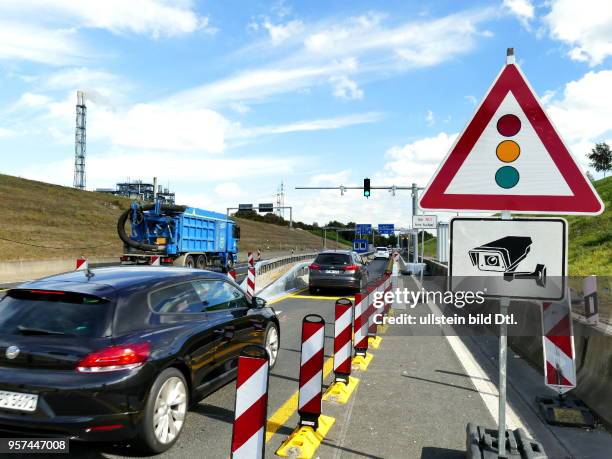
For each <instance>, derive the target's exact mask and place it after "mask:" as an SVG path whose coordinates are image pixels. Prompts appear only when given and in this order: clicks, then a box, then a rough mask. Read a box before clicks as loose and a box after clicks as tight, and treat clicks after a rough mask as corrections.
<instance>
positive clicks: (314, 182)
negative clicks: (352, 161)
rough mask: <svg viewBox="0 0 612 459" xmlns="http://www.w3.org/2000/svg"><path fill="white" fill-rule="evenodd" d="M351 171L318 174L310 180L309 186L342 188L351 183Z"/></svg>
mask: <svg viewBox="0 0 612 459" xmlns="http://www.w3.org/2000/svg"><path fill="white" fill-rule="evenodd" d="M350 175H351V171H349V170H346V169H345V170H343V171H340V172H332V173H326V174H317V175H314V176H312V177H311V178H310V181H309V182H308V185H309V186H340V185H346V184H347V183H349V178H350Z"/></svg>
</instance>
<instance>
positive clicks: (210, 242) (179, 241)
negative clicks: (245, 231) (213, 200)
mask: <svg viewBox="0 0 612 459" xmlns="http://www.w3.org/2000/svg"><path fill="white" fill-rule="evenodd" d="M128 221H129V223H130V229H131V231H130V234H129V235H128V234H127V232H126V223H127V222H128ZM117 232H118V234H119V237H120V238H121V240H122V241H123V243H124V252H125V253H124V255H123V256H122V257H121V263H122V264H150V263H151V262H152V257H153V256H158V257H160V264H162V265H174V266H187V267H190V268H200V269H205V268H208V267H212V266H218V267H221V268H223V269H225V270H227V269H232V268H233V267H234V265H235V263H236V261H237V253H238V241H239V240H240V227H239V226H238V225H237V224H236V222H234V221H233V220H231V219H229V218H228V217H227V216H226V215H224V214H220V213H217V212H211V211H208V210H203V209H196V208H195V207H187V206H178V205H174V204H161V203H160V202H159V201H158V202H157V203H155V204H144V205H143V204H139V203H136V202H134V203H132V205H131V206H130V208H129V209H128V210H126V211H125V212H123V213H122V214H121V216H120V217H119V220H118V222H117Z"/></svg>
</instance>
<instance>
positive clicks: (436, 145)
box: [379, 132, 457, 185]
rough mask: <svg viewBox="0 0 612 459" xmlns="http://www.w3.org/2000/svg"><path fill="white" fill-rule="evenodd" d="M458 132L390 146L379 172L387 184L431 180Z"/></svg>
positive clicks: (423, 182) (420, 182) (422, 182)
mask: <svg viewBox="0 0 612 459" xmlns="http://www.w3.org/2000/svg"><path fill="white" fill-rule="evenodd" d="M456 137H457V134H447V133H445V132H441V133H439V134H438V135H436V136H433V137H425V138H423V139H419V140H416V141H414V142H412V143H408V144H406V145H404V146H395V147H391V148H389V149H388V150H387V151H386V153H385V158H386V159H387V162H386V163H385V165H384V166H383V170H382V172H381V173H380V174H379V177H380V179H381V180H383V181H384V182H386V183H387V184H396V185H397V184H399V183H404V184H405V183H413V182H414V183H418V184H425V183H427V182H429V179H430V178H431V176H432V174H433V173H434V172H435V170H436V168H437V167H438V164H439V163H440V162H441V161H442V159H443V158H444V157H445V156H446V154H447V153H448V151H449V150H450V147H451V145H452V143H453V142H454V141H455V139H456Z"/></svg>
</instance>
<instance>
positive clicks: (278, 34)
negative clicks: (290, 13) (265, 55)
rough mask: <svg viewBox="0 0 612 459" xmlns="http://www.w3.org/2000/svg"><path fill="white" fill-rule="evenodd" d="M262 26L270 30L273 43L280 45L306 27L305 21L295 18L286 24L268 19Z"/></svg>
mask: <svg viewBox="0 0 612 459" xmlns="http://www.w3.org/2000/svg"><path fill="white" fill-rule="evenodd" d="M262 27H263V28H264V29H266V30H267V31H268V34H269V35H270V40H271V41H272V43H273V44H274V45H278V44H280V43H283V42H284V41H286V40H288V39H289V38H292V37H294V36H295V35H297V34H298V33H300V32H301V31H302V30H303V29H304V23H302V21H300V20H297V19H295V20H293V21H289V22H287V23H285V24H273V23H272V22H270V21H269V20H267V19H266V20H265V21H264V22H263V24H262Z"/></svg>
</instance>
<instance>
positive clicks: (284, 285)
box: [256, 260, 312, 301]
mask: <svg viewBox="0 0 612 459" xmlns="http://www.w3.org/2000/svg"><path fill="white" fill-rule="evenodd" d="M311 262H312V260H310V261H307V262H302V263H297V264H295V265H294V266H292V267H290V268H289V270H288V271H287V272H285V273H284V274H282V275H281V276H280V277H279V278H278V279H276V280H274V281H273V282H272V283H270V284H269V285H268V286H266V287H264V288H262V289H261V290H259V291H257V292H256V294H257V296H258V297H260V298H263V299H264V300H266V301H271V300H274V299H276V298H279V297H281V296H283V295H286V294H287V293H290V292H295V291H297V290H301V289H304V288H306V287H308V266H309V265H310V263H311Z"/></svg>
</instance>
